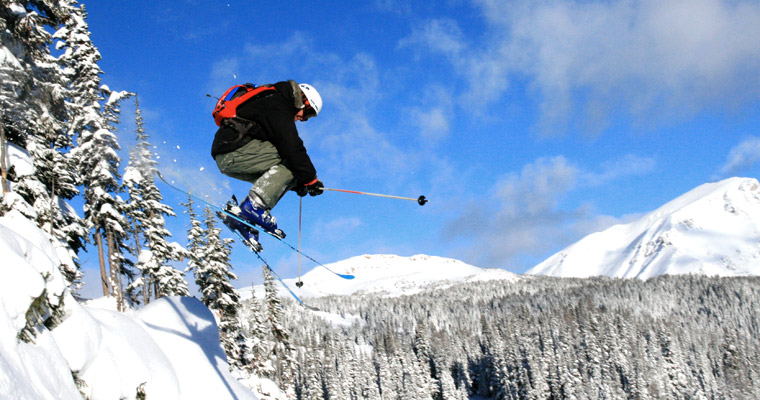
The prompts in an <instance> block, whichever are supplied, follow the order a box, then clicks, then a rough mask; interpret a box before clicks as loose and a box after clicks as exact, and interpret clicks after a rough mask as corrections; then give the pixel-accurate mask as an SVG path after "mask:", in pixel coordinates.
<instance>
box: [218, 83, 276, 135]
mask: <svg viewBox="0 0 760 400" xmlns="http://www.w3.org/2000/svg"><path fill="white" fill-rule="evenodd" d="M276 90H277V89H275V88H274V86H269V85H265V86H256V85H254V84H252V83H246V84H245V85H235V86H233V87H231V88H229V89H227V91H226V92H224V94H223V95H222V97H220V98H219V101H217V102H216V107H214V111H213V112H212V113H211V115H213V116H214V122H216V126H222V120H224V119H227V118H235V117H236V116H237V107H238V106H239V105H241V104H243V103H245V102H246V101H248V100H253V99H256V98H261V97H265V96H268V95H270V94H274V92H273V91H276Z"/></svg>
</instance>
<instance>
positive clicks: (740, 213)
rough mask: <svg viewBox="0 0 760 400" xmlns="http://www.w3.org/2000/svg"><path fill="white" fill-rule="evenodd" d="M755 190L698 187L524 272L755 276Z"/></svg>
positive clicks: (759, 232)
mask: <svg viewBox="0 0 760 400" xmlns="http://www.w3.org/2000/svg"><path fill="white" fill-rule="evenodd" d="M758 243H760V184H759V183H758V181H757V180H756V179H752V178H730V179H726V180H723V181H720V182H715V183H708V184H704V185H701V186H699V187H697V188H695V189H693V190H691V191H689V192H688V193H686V194H684V195H682V196H680V197H678V198H676V199H675V200H673V201H671V202H669V203H667V204H665V205H663V206H662V207H660V208H658V209H657V210H655V211H653V212H651V213H649V214H647V215H646V216H644V217H642V218H641V219H639V220H638V221H634V222H632V223H629V224H624V225H616V226H613V227H610V228H608V229H607V230H605V231H602V232H597V233H594V234H591V235H589V236H587V237H585V238H583V239H581V240H580V241H578V242H577V243H575V244H573V245H571V246H569V247H568V248H566V249H564V250H562V251H560V252H559V253H557V254H555V255H554V256H552V257H550V258H549V259H547V260H546V261H544V262H542V263H541V264H539V265H537V266H535V267H533V268H532V269H531V270H529V271H528V272H527V273H528V274H538V275H552V276H565V277H589V276H597V275H606V276H612V277H620V278H633V277H636V278H641V279H648V278H651V277H654V276H658V275H663V274H687V273H698V274H705V275H711V276H712V275H719V276H739V275H760V246H758Z"/></svg>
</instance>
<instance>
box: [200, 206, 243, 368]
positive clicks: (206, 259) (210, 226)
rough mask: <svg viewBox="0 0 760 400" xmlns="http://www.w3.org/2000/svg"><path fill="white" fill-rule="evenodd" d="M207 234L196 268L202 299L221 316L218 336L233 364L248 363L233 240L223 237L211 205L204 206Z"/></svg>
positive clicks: (239, 365) (228, 358)
mask: <svg viewBox="0 0 760 400" xmlns="http://www.w3.org/2000/svg"><path fill="white" fill-rule="evenodd" d="M204 215H205V225H206V229H205V236H204V238H203V243H204V244H205V247H204V248H203V253H202V260H201V261H200V263H198V264H197V265H196V266H195V268H194V269H193V273H194V274H195V282H196V283H197V284H198V289H199V290H200V292H201V301H202V302H203V304H205V305H206V306H207V307H208V308H210V309H211V310H213V311H214V312H215V313H216V314H217V316H218V318H219V335H220V338H221V341H222V347H223V348H224V351H225V352H226V353H227V360H228V361H229V363H230V365H233V366H236V367H242V366H244V365H245V362H244V359H245V356H244V355H245V353H246V351H245V348H243V346H244V345H245V339H244V337H243V336H242V332H241V330H240V319H239V316H238V309H239V308H240V294H238V291H237V290H235V288H234V287H233V286H232V283H231V282H232V281H233V280H235V279H237V276H235V274H234V273H233V272H232V264H230V254H231V253H232V248H231V243H232V239H222V238H221V236H220V233H221V229H219V228H217V226H216V223H217V222H216V217H215V215H214V211H213V210H211V208H210V207H208V206H207V207H205V209H204Z"/></svg>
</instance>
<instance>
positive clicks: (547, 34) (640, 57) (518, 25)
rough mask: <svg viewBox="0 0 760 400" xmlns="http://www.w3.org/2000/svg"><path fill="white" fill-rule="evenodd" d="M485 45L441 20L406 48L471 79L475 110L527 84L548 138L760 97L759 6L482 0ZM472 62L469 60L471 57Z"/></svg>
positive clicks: (469, 96)
mask: <svg viewBox="0 0 760 400" xmlns="http://www.w3.org/2000/svg"><path fill="white" fill-rule="evenodd" d="M475 4H476V6H477V7H479V8H480V9H481V10H482V15H483V18H484V19H485V20H486V21H487V23H488V28H487V33H486V35H485V36H484V37H485V40H481V39H480V38H479V39H478V40H477V41H475V40H474V39H468V38H467V37H465V36H464V35H462V34H461V28H460V27H459V25H458V23H457V22H456V21H454V20H450V19H447V20H431V21H428V22H427V23H425V24H423V25H422V26H420V27H419V28H417V29H416V30H415V31H414V32H412V34H411V35H410V36H409V38H407V39H405V40H403V41H402V42H401V43H402V44H403V45H405V46H412V47H414V48H418V49H420V51H421V52H427V53H433V54H440V55H443V56H445V57H446V58H447V59H448V60H449V61H450V63H451V64H452V66H453V67H454V69H455V71H456V72H457V73H458V74H459V75H460V76H461V77H462V78H463V79H467V80H468V81H469V82H470V87H469V89H468V90H467V91H466V92H465V93H463V95H462V98H461V99H462V101H463V103H465V104H467V105H480V106H485V105H489V104H491V103H493V102H494V101H496V100H497V99H499V98H500V96H502V95H504V94H505V92H506V91H507V90H508V89H509V87H510V83H511V82H513V81H517V80H520V81H521V82H522V81H524V82H527V84H526V85H525V86H526V87H527V88H528V90H529V91H530V92H532V93H533V94H535V97H536V98H537V99H538V100H537V105H536V106H537V110H538V111H539V114H540V120H539V121H538V125H539V126H540V127H541V128H542V130H543V131H544V132H555V131H561V132H562V131H565V128H567V127H568V126H569V125H570V124H578V125H579V126H580V127H582V128H583V129H585V130H587V131H596V132H597V133H599V132H602V131H604V129H605V128H606V127H607V126H608V125H609V123H610V120H611V119H612V118H621V117H622V118H627V119H628V118H629V119H631V120H632V121H633V122H634V123H637V124H641V125H645V126H646V125H649V126H657V125H658V124H665V123H670V122H672V121H674V120H678V119H683V118H688V117H691V116H693V115H695V114H696V113H698V112H701V111H704V110H712V109H730V110H734V109H741V108H742V107H743V106H745V105H747V104H749V103H754V102H756V101H757V98H758V97H759V96H760V80H758V79H757V71H758V69H760V24H758V23H757V21H760V3H757V2H755V1H748V0H745V1H719V0H675V1H667V2H663V1H658V0H644V1H632V0H629V1H618V2H585V1H562V0H559V1H548V2H534V1H527V0H526V1H516V2H504V1H496V0H480V1H476V2H475ZM465 55H466V56H465Z"/></svg>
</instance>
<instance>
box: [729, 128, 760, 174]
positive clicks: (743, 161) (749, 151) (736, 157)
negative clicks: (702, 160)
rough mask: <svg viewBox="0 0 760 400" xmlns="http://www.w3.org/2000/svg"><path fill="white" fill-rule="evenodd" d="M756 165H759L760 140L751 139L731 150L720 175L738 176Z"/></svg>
mask: <svg viewBox="0 0 760 400" xmlns="http://www.w3.org/2000/svg"><path fill="white" fill-rule="evenodd" d="M758 163H760V138H757V137H751V138H748V139H746V140H744V141H743V142H741V143H739V144H738V145H736V146H735V147H734V148H732V149H731V151H730V152H729V153H728V158H727V159H726V163H725V164H724V165H723V167H722V168H721V169H720V173H721V174H722V175H733V174H738V173H741V172H743V171H744V170H746V169H748V168H750V167H752V166H755V165H757V164H758Z"/></svg>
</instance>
